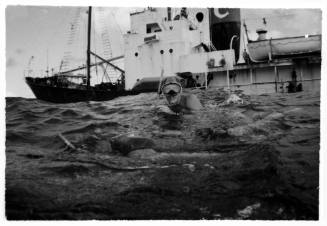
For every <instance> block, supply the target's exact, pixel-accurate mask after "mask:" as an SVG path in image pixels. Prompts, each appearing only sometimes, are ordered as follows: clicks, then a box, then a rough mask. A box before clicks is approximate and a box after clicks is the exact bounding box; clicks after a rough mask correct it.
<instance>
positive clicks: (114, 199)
mask: <svg viewBox="0 0 327 226" xmlns="http://www.w3.org/2000/svg"><path fill="white" fill-rule="evenodd" d="M192 92H193V93H195V94H196V95H197V96H198V97H199V99H200V101H201V103H202V104H203V109H202V110H201V111H199V112H196V113H194V114H185V115H176V114H173V113H171V112H170V111H169V109H168V108H167V106H166V105H165V100H164V99H163V98H160V97H158V95H157V94H154V93H149V94H139V95H137V96H126V97H121V98H117V99H114V100H111V101H105V102H81V103H72V104H53V103H47V102H44V101H40V100H36V99H24V98H6V216H7V218H8V219H49V220H51V219H271V220H276V219H278V220H283V219H318V217H319V216H318V213H319V210H318V204H319V197H318V194H319V148H320V147H319V142H320V93H319V92H300V93H294V94H281V93H279V94H262V95H250V96H246V95H243V94H240V96H241V97H242V98H243V100H244V102H243V104H239V105H225V106H222V105H219V104H221V103H222V102H223V101H224V100H225V99H226V96H227V94H226V93H225V92H223V91H214V90H211V91H207V92H205V91H203V90H193V91H192ZM59 134H61V135H63V136H64V137H65V138H66V139H67V140H68V141H69V142H71V144H73V145H74V146H75V149H70V148H68V147H67V145H66V144H65V143H64V141H63V140H62V139H61V138H60V137H59ZM120 135H126V136H128V137H133V136H134V137H142V138H146V139H149V140H152V141H153V143H154V144H155V146H154V147H152V149H153V151H151V152H148V153H150V154H147V155H145V156H143V157H139V156H137V155H131V154H129V155H126V153H125V154H122V153H121V152H120V151H119V150H117V149H115V146H114V145H113V140H114V139H115V138H116V137H117V136H120Z"/></svg>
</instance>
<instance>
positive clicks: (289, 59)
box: [125, 8, 321, 94]
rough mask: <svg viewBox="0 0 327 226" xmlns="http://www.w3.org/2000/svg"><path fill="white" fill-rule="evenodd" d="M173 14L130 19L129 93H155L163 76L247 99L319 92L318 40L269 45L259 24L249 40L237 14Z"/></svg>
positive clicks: (153, 11) (152, 12)
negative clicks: (240, 93) (150, 90)
mask: <svg viewBox="0 0 327 226" xmlns="http://www.w3.org/2000/svg"><path fill="white" fill-rule="evenodd" d="M173 11H174V10H172V9H170V8H168V9H164V8H148V9H145V10H143V11H139V12H135V13H131V15H130V16H131V25H130V27H131V30H130V31H129V32H128V34H126V35H125V71H126V88H127V89H132V88H133V87H134V88H138V87H144V84H146V83H147V82H149V81H151V86H152V87H155V86H154V85H153V83H154V81H155V78H157V83H158V84H159V83H160V77H162V74H163V76H171V75H177V76H180V77H182V78H184V79H185V80H186V81H187V82H186V84H196V86H200V87H205V88H216V89H217V88H218V89H220V88H223V89H226V90H232V91H233V90H243V91H244V92H245V93H249V94H251V93H257V94H258V93H272V92H293V91H296V90H298V91H299V90H317V89H318V90H319V89H320V78H321V75H320V68H321V35H306V36H301V37H299V36H297V37H285V38H276V39H274V38H270V39H268V38H266V36H267V30H266V29H265V25H264V24H262V28H261V29H260V28H258V29H257V34H258V38H257V39H256V40H251V39H250V38H249V37H248V30H247V26H246V23H245V20H242V19H241V18H242V15H241V14H242V10H240V9H235V8H227V9H212V8H209V9H204V8H199V9H196V8H190V9H186V8H182V9H181V10H180V12H177V13H175V14H172V12H173ZM175 12H176V11H175ZM162 71H163V73H162ZM136 81H137V83H136V84H135V82H136ZM193 81H195V82H193ZM294 86H296V88H294ZM153 91H155V89H153Z"/></svg>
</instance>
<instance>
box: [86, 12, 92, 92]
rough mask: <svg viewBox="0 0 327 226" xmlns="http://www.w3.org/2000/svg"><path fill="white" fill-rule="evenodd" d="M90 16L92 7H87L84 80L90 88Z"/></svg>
mask: <svg viewBox="0 0 327 226" xmlns="http://www.w3.org/2000/svg"><path fill="white" fill-rule="evenodd" d="M91 14H92V7H91V6H89V11H88V25H87V50H86V54H87V59H86V76H87V80H86V85H87V87H89V86H90V68H91V67H90V64H91V59H90V58H91V57H90V54H91Z"/></svg>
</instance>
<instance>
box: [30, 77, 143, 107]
mask: <svg viewBox="0 0 327 226" xmlns="http://www.w3.org/2000/svg"><path fill="white" fill-rule="evenodd" d="M26 83H27V84H28V86H29V87H30V88H31V90H32V92H33V93H34V95H35V97H36V98H37V99H40V100H44V101H48V102H53V103H74V102H82V101H106V100H112V99H114V98H116V97H119V96H126V95H135V94H137V92H135V91H125V90H121V91H117V90H112V91H111V90H97V89H95V88H94V87H89V88H88V89H87V88H86V87H85V88H80V89H78V88H66V87H55V86H51V85H44V84H36V83H34V82H33V81H32V80H29V79H26Z"/></svg>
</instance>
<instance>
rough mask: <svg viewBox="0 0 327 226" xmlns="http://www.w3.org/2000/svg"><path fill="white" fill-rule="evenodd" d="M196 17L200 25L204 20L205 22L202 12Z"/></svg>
mask: <svg viewBox="0 0 327 226" xmlns="http://www.w3.org/2000/svg"><path fill="white" fill-rule="evenodd" d="M195 17H196V19H197V21H198V22H199V23H201V22H202V20H203V17H204V16H203V13H201V12H199V13H197V14H196V15H195Z"/></svg>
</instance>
